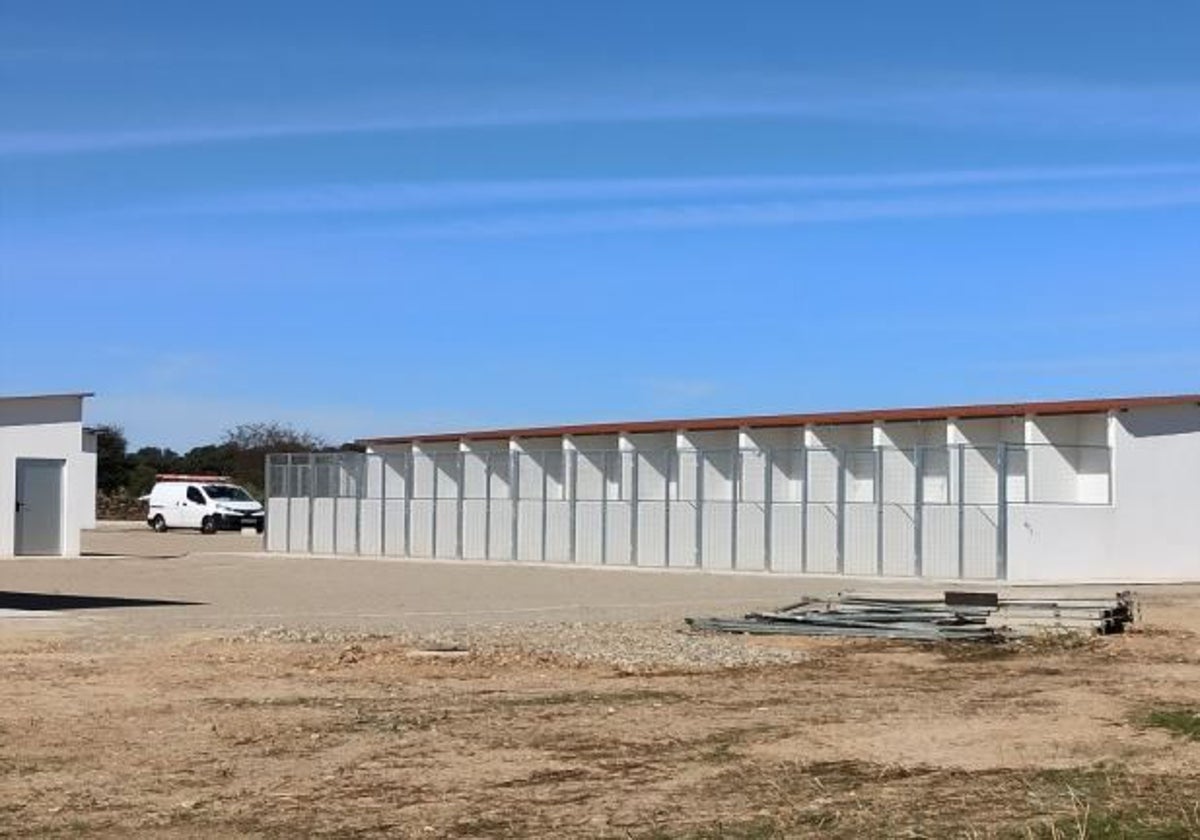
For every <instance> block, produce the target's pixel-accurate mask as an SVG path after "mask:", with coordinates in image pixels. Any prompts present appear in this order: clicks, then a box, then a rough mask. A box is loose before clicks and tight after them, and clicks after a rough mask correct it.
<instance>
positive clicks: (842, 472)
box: [834, 446, 846, 575]
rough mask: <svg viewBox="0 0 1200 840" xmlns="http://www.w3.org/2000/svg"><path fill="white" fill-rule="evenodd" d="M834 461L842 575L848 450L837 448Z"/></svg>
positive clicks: (844, 550)
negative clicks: (835, 465) (835, 466)
mask: <svg viewBox="0 0 1200 840" xmlns="http://www.w3.org/2000/svg"><path fill="white" fill-rule="evenodd" d="M834 459H835V460H836V462H837V492H836V494H835V499H836V504H837V514H836V515H837V522H836V525H837V527H836V532H837V573H838V574H839V575H841V574H845V572H846V450H845V449H844V448H843V447H841V446H838V447H835V448H834Z"/></svg>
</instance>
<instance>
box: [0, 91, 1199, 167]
mask: <svg viewBox="0 0 1200 840" xmlns="http://www.w3.org/2000/svg"><path fill="white" fill-rule="evenodd" d="M605 78H606V84H607V87H601V86H596V85H594V84H592V85H588V84H585V83H583V82H582V81H580V80H578V79H563V80H559V81H558V82H557V84H558V85H559V87H557V88H551V87H549V86H548V85H547V86H543V87H539V88H515V87H509V88H505V87H504V86H503V85H501V86H500V87H498V88H497V87H494V86H491V87H488V97H487V98H486V99H479V98H477V94H474V95H470V94H469V95H467V96H464V95H462V93H459V92H453V91H445V92H439V93H440V95H439V96H436V97H433V98H429V97H428V95H427V92H424V91H422V92H419V93H417V94H410V95H409V96H408V97H407V98H403V97H401V98H397V99H396V100H394V101H389V102H386V103H382V104H375V105H372V106H367V107H360V108H358V109H357V110H349V109H346V108H343V107H341V106H330V105H329V104H327V103H314V104H313V105H312V106H311V107H310V108H308V109H307V110H306V112H305V116H303V117H296V116H291V117H289V116H286V115H281V116H277V117H275V118H271V119H265V120H262V121H237V120H232V119H229V118H227V117H222V116H219V115H214V116H212V117H211V118H210V119H209V120H208V121H207V122H205V123H193V124H190V125H188V124H175V125H158V126H129V127H124V128H105V129H96V128H90V127H84V126H81V127H79V128H78V129H76V130H71V131H65V130H56V131H37V130H25V131H8V132H6V133H4V134H0V155H4V156H16V155H23V156H28V155H63V154H79V153H96V152H109V151H119V150H130V149H144V148H159V147H174V146H190V145H202V144H209V143H229V142H242V141H253V140H278V139H282V138H304V137H326V136H340V135H354V134H382V133H398V132H411V131H428V130H436V129H479V128H504V127H517V126H541V125H568V124H588V123H620V122H639V121H684V120H704V119H760V118H770V117H778V118H787V119H821V120H837V121H846V122H856V123H867V124H900V125H923V126H935V127H968V128H976V127H987V128H991V129H999V130H1004V131H1014V130H1020V131H1035V132H1037V131H1066V132H1072V133H1078V132H1080V131H1089V132H1096V131H1102V132H1105V133H1112V132H1139V133H1140V132H1151V133H1158V134H1170V135H1192V134H1196V133H1197V132H1200V89H1198V88H1195V87H1189V86H1183V85H1178V86H1170V85H1136V86H1134V85H1127V86H1122V85H1102V84H1085V83H1078V82H1071V81H1062V80H1057V79H1023V78H1022V79H1004V78H971V77H961V76H959V77H941V78H938V77H919V76H914V75H912V74H908V75H907V76H905V75H902V74H898V75H897V77H896V79H892V78H889V79H853V80H845V79H828V78H792V77H774V76H753V77H752V76H745V75H742V76H739V75H734V74H726V75H723V76H720V77H717V78H702V77H696V76H690V77H679V78H659V77H653V76H650V75H646V74H643V75H628V76H624V77H620V76H617V75H616V74H608V75H606V77H605ZM482 87H483V85H482V84H479V85H475V86H473V87H472V90H478V89H480V88H482ZM473 96H474V98H473ZM318 111H319V112H321V113H320V115H319V116H315V117H314V116H311V114H313V113H314V112H318Z"/></svg>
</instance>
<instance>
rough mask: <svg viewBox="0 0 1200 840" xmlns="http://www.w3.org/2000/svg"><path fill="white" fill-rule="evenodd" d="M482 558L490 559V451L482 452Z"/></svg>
mask: <svg viewBox="0 0 1200 840" xmlns="http://www.w3.org/2000/svg"><path fill="white" fill-rule="evenodd" d="M483 559H484V560H491V559H492V453H491V452H485V453H484V454H483Z"/></svg>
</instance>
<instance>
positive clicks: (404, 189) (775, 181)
mask: <svg viewBox="0 0 1200 840" xmlns="http://www.w3.org/2000/svg"><path fill="white" fill-rule="evenodd" d="M1194 176H1200V163H1162V164H1137V165H1124V166H1053V167H1006V168H991V169H951V170H934V171H919V172H865V173H846V174H836V175H768V176H731V177H676V178H610V179H603V180H601V179H545V180H529V181H445V182H432V183H430V182H401V183H383V184H369V185H357V184H325V185H315V186H309V187H301V188H294V189H285V190H274V191H269V192H253V193H243V194H235V195H230V196H218V197H212V198H201V199H192V200H184V201H181V202H178V203H175V204H173V205H159V206H151V207H143V208H134V209H132V210H129V211H124V212H131V213H134V214H138V215H140V214H148V215H164V214H166V215H174V214H182V215H190V214H199V215H208V214H214V215H226V214H237V213H247V214H254V213H279V214H297V213H328V212H381V211H397V210H414V209H423V208H435V207H458V206H486V205H505V204H526V203H551V202H584V201H644V200H672V199H686V198H696V197H703V196H724V195H763V194H766V195H770V194H776V195H779V194H793V193H821V192H870V191H885V190H887V191H893V190H903V189H941V188H964V187H985V186H1005V185H1013V184H1045V183H1076V182H1089V181H1102V182H1125V181H1133V180H1147V179H1165V178H1187V177H1194Z"/></svg>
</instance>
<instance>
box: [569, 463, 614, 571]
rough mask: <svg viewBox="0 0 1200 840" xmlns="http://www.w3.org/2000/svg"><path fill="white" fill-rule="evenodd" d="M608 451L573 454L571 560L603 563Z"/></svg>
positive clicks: (606, 512) (608, 484) (597, 564)
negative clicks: (572, 548) (572, 540)
mask: <svg viewBox="0 0 1200 840" xmlns="http://www.w3.org/2000/svg"><path fill="white" fill-rule="evenodd" d="M610 455H611V453H610V452H607V451H598V452H578V453H576V456H575V469H576V476H575V562H577V563H584V564H589V565H595V566H599V565H602V564H603V563H604V555H605V550H606V548H607V546H606V542H605V540H606V533H607V530H608V525H607V516H608V511H607V498H608V493H609V487H610V481H609V477H608V463H609V460H610Z"/></svg>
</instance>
